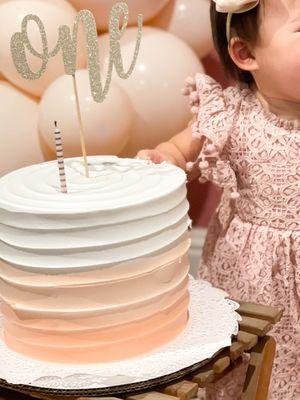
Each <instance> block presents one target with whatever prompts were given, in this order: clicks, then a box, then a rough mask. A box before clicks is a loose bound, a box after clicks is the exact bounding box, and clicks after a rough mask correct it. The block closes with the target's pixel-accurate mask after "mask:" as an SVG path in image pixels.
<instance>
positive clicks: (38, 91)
mask: <svg viewBox="0 0 300 400" xmlns="http://www.w3.org/2000/svg"><path fill="white" fill-rule="evenodd" d="M59 4H60V2H58V1H57V0H55V2H51V3H50V2H47V1H40V0H28V1H25V0H23V1H21V0H13V1H9V2H7V3H4V4H2V5H0V70H1V72H2V74H3V75H4V76H5V78H6V79H8V80H9V81H11V82H12V83H13V84H14V85H16V86H18V87H19V88H21V89H23V90H24V91H26V92H28V93H30V94H33V95H34V96H37V97H40V96H41V95H42V94H43V92H44V91H45V89H46V88H47V86H49V84H50V83H51V82H53V81H54V80H55V79H56V78H57V77H58V76H60V75H62V74H64V66H63V60H62V56H61V53H59V54H57V55H56V56H55V57H54V58H51V59H50V61H49V64H48V67H47V70H46V72H45V73H44V75H43V76H42V77H41V78H40V79H38V80H26V79H24V78H22V77H21V76H20V75H19V73H18V72H17V70H16V68H15V65H14V63H13V60H12V56H11V53H10V40H11V37H12V35H13V34H14V33H15V32H20V30H21V22H22V19H23V18H24V17H25V16H26V15H27V14H35V15H37V16H38V17H39V18H40V19H41V20H42V22H43V24H44V26H45V30H46V34H47V39H48V45H49V50H52V49H53V48H54V47H55V45H56V43H57V39H58V27H59V26H60V25H68V26H70V27H72V26H73V23H74V21H75V17H76V11H75V10H73V9H72V8H70V9H69V10H67V8H62V7H61V5H59ZM28 36H29V38H30V42H31V44H32V46H33V47H34V48H35V49H37V50H38V51H40V52H41V49H42V45H41V37H40V33H39V30H38V28H37V25H36V24H35V23H33V22H32V23H30V24H29V25H28ZM26 54H27V59H28V63H29V65H30V67H31V69H32V70H33V71H37V70H39V68H40V66H41V60H40V59H38V58H37V57H35V56H33V55H32V54H30V53H29V52H27V53H26ZM85 54H86V53H85V51H84V35H83V30H82V29H80V31H79V46H78V67H79V68H83V67H84V66H85V60H86V55H85Z"/></svg>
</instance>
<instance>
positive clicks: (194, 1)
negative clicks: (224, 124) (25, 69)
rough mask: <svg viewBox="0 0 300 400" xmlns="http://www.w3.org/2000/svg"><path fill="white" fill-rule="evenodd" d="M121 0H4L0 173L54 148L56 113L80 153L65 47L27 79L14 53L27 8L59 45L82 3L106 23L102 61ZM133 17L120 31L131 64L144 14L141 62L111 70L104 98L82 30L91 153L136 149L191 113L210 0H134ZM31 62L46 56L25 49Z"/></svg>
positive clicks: (31, 29) (33, 34)
mask: <svg viewBox="0 0 300 400" xmlns="http://www.w3.org/2000/svg"><path fill="white" fill-rule="evenodd" d="M114 4H115V0H69V1H66V0H0V121H1V132H0V141H1V163H0V175H2V174H4V173H6V172H8V171H11V170H13V169H15V168H19V167H22V166H25V165H29V164H32V163H36V162H41V161H43V160H49V159H52V158H55V149H54V147H55V146H54V140H53V121H54V120H57V121H58V122H59V126H60V129H61V131H62V133H63V141H64V152H65V156H67V157H68V156H76V155H80V152H81V150H80V143H79V140H78V135H76V134H74V133H75V131H76V130H77V118H76V105H75V97H74V92H73V87H72V80H71V77H70V76H69V75H64V73H65V72H64V65H63V60H62V57H61V56H60V54H57V55H56V56H55V57H53V58H51V60H50V61H49V64H48V66H47V70H46V72H45V74H43V75H42V77H41V78H40V79H38V80H26V79H24V78H22V76H20V75H19V73H18V72H17V70H16V68H15V65H14V63H13V60H12V57H11V53H10V42H11V37H12V36H13V34H14V33H15V32H18V31H20V21H21V20H22V19H23V17H24V16H25V15H27V14H35V15H37V16H38V17H39V18H40V19H41V20H42V21H43V23H44V26H45V31H46V35H47V39H48V45H49V48H54V47H55V44H56V43H57V39H58V28H59V26H61V25H68V26H72V25H73V23H74V20H75V17H76V14H77V12H78V10H80V9H83V8H85V9H89V10H90V11H92V13H93V14H94V16H95V19H96V22H97V28H98V33H99V50H100V64H101V66H102V68H103V70H105V68H106V67H107V63H108V56H109V34H108V33H107V29H108V21H109V13H110V10H111V8H112V6H113V5H114ZM127 4H128V6H129V13H130V18H129V25H130V27H128V28H127V30H126V32H125V34H124V36H123V37H122V39H121V42H120V43H121V51H122V59H123V62H124V68H125V69H128V67H129V66H130V63H131V61H132V55H133V52H134V46H135V43H136V37H137V27H136V26H135V24H136V23H137V15H138V14H142V15H143V20H144V23H146V24H147V26H144V28H143V37H142V43H141V47H140V52H139V55H138V60H137V64H136V67H135V69H134V71H133V73H132V75H131V77H130V78H129V79H127V80H122V79H120V78H119V77H118V76H117V75H115V76H113V80H112V85H111V88H110V91H109V93H108V95H107V98H106V101H105V102H103V103H96V102H94V101H93V98H92V95H91V92H90V86H89V82H88V79H89V78H88V71H87V69H86V65H87V57H86V51H85V43H84V41H85V36H84V32H83V30H82V29H81V30H79V35H78V37H79V40H78V53H77V54H78V56H77V69H78V71H77V73H76V80H77V84H78V91H79V97H80V107H81V112H82V119H83V124H84V127H85V132H86V142H87V151H88V154H90V155H92V154H115V155H123V156H132V155H134V154H135V153H136V151H137V150H138V149H139V148H141V147H152V146H155V145H156V144H158V143H159V142H161V141H162V140H168V139H169V138H170V137H171V136H173V135H174V134H175V133H177V132H179V131H180V130H181V129H183V128H184V127H185V126H186V125H187V123H188V120H189V119H190V112H189V109H188V105H187V104H186V102H185V99H184V98H183V96H180V90H181V87H182V84H183V81H184V79H185V77H186V76H188V75H192V74H194V73H196V72H197V71H201V70H202V68H203V67H202V64H201V61H200V59H201V58H202V57H204V56H205V55H207V54H208V53H209V52H210V50H211V48H212V39H211V34H210V26H209V1H208V0H151V1H148V0H127ZM27 34H28V37H29V39H30V43H31V45H32V46H33V48H34V49H35V50H36V52H41V51H42V46H43V44H42V42H41V35H40V32H39V29H38V26H36V25H35V24H28V26H27ZM26 56H27V60H28V64H29V66H30V68H31V69H32V70H33V71H38V70H39V69H40V68H41V59H39V58H38V57H36V56H34V54H30V53H29V52H28V54H26Z"/></svg>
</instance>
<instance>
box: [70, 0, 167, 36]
mask: <svg viewBox="0 0 300 400" xmlns="http://www.w3.org/2000/svg"><path fill="white" fill-rule="evenodd" d="M69 1H70V3H72V4H73V5H74V7H75V8H76V9H77V10H81V9H88V10H90V11H92V13H93V14H94V16H95V19H96V22H97V27H98V29H99V30H101V31H102V32H105V31H107V29H108V21H109V13H110V10H111V8H112V6H113V5H114V4H115V3H116V0H69ZM168 1H170V0H151V1H150V0H127V1H126V3H127V4H128V7H129V19H128V24H129V25H137V18H138V15H139V14H142V15H143V21H144V22H147V21H149V20H150V19H152V18H153V17H155V15H157V14H158V13H159V12H160V11H161V10H162V8H163V7H164V6H165V5H166V4H167V3H168Z"/></svg>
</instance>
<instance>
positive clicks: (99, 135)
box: [39, 70, 132, 157]
mask: <svg viewBox="0 0 300 400" xmlns="http://www.w3.org/2000/svg"><path fill="white" fill-rule="evenodd" d="M76 82H77V86H78V92H79V101H80V109H81V114H82V120H83V126H84V133H85V141H86V147H87V153H88V155H97V154H113V155H117V154H119V153H120V151H121V150H122V149H123V148H124V146H125V145H126V143H127V141H128V139H129V134H130V129H131V124H132V108H131V104H130V101H129V99H128V97H127V95H126V93H125V92H124V90H123V89H122V88H120V87H119V86H118V85H117V84H116V83H114V84H112V85H111V86H110V90H109V93H108V95H107V97H106V99H105V100H104V102H103V103H96V102H95V101H94V100H93V98H92V95H91V91H90V85H89V77H88V71H87V70H79V71H77V72H76ZM62 93H63V95H62ZM54 121H57V122H58V126H59V128H60V130H61V132H62V136H63V146H64V155H65V156H66V157H73V156H80V155H81V146H80V137H79V125H78V118H77V112H76V103H75V95H74V90H73V82H72V77H71V76H69V75H63V76H61V77H59V78H58V79H57V80H56V81H54V82H53V83H52V84H51V85H50V86H49V88H48V89H47V90H46V92H45V93H44V95H43V97H42V100H41V102H40V110H39V128H40V132H41V135H42V138H43V142H44V143H45V144H46V145H47V146H48V147H50V148H52V149H54V138H53V127H54Z"/></svg>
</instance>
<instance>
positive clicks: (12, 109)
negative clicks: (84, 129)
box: [0, 81, 44, 176]
mask: <svg viewBox="0 0 300 400" xmlns="http://www.w3.org/2000/svg"><path fill="white" fill-rule="evenodd" d="M0 126H1V130H0V132H1V133H0V143H1V160H0V176H1V175H4V174H6V173H8V172H10V171H13V170H14V169H17V168H21V167H25V166H27V165H31V164H34V163H38V162H42V161H44V156H43V153H42V149H41V146H40V138H39V133H38V105H37V103H36V102H35V101H34V100H32V99H31V98H30V97H28V96H26V95H25V94H23V93H22V92H19V91H18V90H17V89H16V88H15V87H14V86H12V85H11V84H10V83H8V82H5V81H0Z"/></svg>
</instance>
